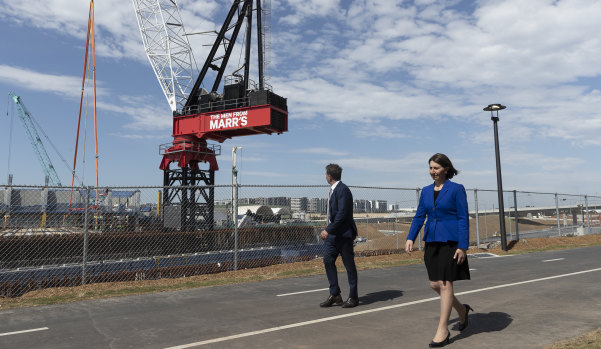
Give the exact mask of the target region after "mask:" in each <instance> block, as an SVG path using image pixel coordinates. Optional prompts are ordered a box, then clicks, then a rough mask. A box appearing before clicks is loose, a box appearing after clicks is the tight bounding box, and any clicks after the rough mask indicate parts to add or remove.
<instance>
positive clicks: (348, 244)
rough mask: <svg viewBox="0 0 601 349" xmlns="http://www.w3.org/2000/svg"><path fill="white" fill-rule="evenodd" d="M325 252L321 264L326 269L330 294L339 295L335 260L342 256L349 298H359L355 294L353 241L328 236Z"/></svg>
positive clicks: (355, 276)
mask: <svg viewBox="0 0 601 349" xmlns="http://www.w3.org/2000/svg"><path fill="white" fill-rule="evenodd" d="M324 245H325V251H324V255H323V263H324V266H325V269H326V275H327V276H328V281H329V282H330V294H331V295H336V294H340V287H339V286H338V270H337V269H336V258H338V255H341V256H342V263H344V267H345V268H346V274H347V277H348V282H349V287H350V290H349V297H350V298H355V299H357V298H359V294H358V292H357V267H356V266H355V252H354V251H353V239H351V238H343V237H336V236H335V235H328V237H327V238H326V241H325V244H324Z"/></svg>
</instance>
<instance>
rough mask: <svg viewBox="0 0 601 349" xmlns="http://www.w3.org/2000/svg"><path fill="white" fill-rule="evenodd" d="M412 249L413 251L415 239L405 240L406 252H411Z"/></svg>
mask: <svg viewBox="0 0 601 349" xmlns="http://www.w3.org/2000/svg"><path fill="white" fill-rule="evenodd" d="M411 251H413V240H407V242H405V252H407V253H408V254H411Z"/></svg>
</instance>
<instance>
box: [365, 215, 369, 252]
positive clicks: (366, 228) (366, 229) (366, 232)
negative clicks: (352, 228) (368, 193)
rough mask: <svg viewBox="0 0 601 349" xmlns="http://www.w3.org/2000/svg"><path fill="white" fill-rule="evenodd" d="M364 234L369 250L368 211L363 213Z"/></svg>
mask: <svg viewBox="0 0 601 349" xmlns="http://www.w3.org/2000/svg"><path fill="white" fill-rule="evenodd" d="M365 235H367V237H366V239H367V250H368V251H369V213H366V214H365Z"/></svg>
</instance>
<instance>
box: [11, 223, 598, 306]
mask: <svg viewBox="0 0 601 349" xmlns="http://www.w3.org/2000/svg"><path fill="white" fill-rule="evenodd" d="M594 245H601V235H585V236H574V237H567V236H566V237H554V238H536V239H522V240H520V241H519V242H517V243H516V242H514V241H512V242H510V243H509V247H510V250H509V251H502V250H501V249H500V248H496V249H488V250H484V249H480V248H471V249H470V250H469V253H477V252H489V253H495V254H516V253H529V252H533V251H544V250H551V249H565V248H576V247H584V246H594ZM359 253H360V252H359ZM422 259H423V254H422V252H420V251H415V252H413V253H411V255H408V254H406V253H404V252H400V253H398V254H391V255H383V256H370V257H357V258H356V264H357V267H358V268H359V269H360V270H365V269H375V268H386V267H392V266H399V265H406V264H416V263H422ZM339 263H340V267H341V268H343V266H342V262H341V261H340V259H339ZM323 273H324V270H323V262H322V260H321V259H320V258H318V259H315V260H312V261H307V262H297V263H288V264H278V265H272V266H268V267H263V268H254V269H243V270H237V271H228V272H224V273H219V274H206V275H196V276H191V277H185V278H177V279H160V280H142V281H128V282H110V283H98V284H88V285H83V286H77V287H60V288H48V289H42V290H36V291H33V292H28V293H26V294H24V295H23V296H21V297H17V298H0V309H7V308H19V307H30V306H37V305H47V304H57V303H66V302H74V301H80V300H89V299H99V298H107V297H116V296H126V295H133V294H145V293H155V292H163V291H173V290H181V289H188V288H198V287H210V286H216V285H229V284H235V283H244V282H254V281H263V280H272V279H282V278H290V277H298V276H306V275H316V274H323Z"/></svg>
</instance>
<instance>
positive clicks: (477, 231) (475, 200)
mask: <svg viewBox="0 0 601 349" xmlns="http://www.w3.org/2000/svg"><path fill="white" fill-rule="evenodd" d="M474 204H475V206H476V207H475V211H476V247H477V248H480V224H479V218H478V189H474Z"/></svg>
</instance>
